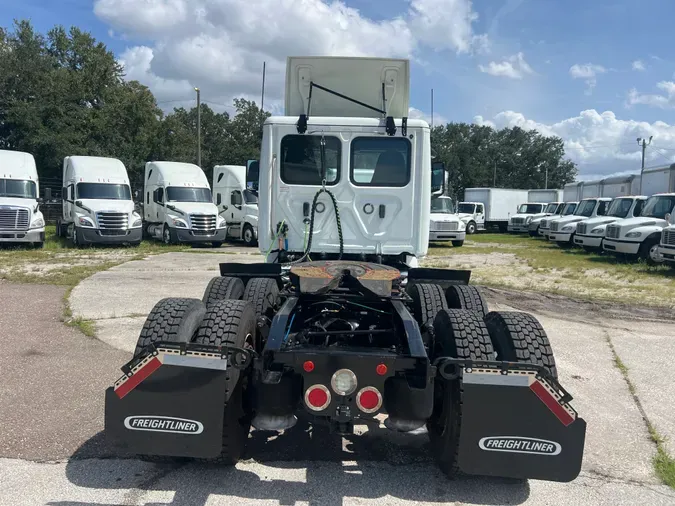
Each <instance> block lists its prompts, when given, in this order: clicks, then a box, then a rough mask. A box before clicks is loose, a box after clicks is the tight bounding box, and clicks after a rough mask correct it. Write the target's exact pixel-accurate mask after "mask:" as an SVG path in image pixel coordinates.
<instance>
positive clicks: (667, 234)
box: [661, 230, 675, 246]
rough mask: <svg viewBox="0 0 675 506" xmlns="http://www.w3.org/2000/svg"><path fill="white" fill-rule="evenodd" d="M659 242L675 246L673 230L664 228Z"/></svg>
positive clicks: (674, 232) (674, 231)
mask: <svg viewBox="0 0 675 506" xmlns="http://www.w3.org/2000/svg"><path fill="white" fill-rule="evenodd" d="M661 244H667V245H668V246H675V230H664V231H663V234H662V236H661Z"/></svg>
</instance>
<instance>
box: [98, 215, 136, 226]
mask: <svg viewBox="0 0 675 506" xmlns="http://www.w3.org/2000/svg"><path fill="white" fill-rule="evenodd" d="M96 220H97V221H98V228H100V229H102V230H103V229H108V230H126V229H128V228H129V217H128V216H127V213H108V212H100V213H96Z"/></svg>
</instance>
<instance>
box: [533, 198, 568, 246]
mask: <svg viewBox="0 0 675 506" xmlns="http://www.w3.org/2000/svg"><path fill="white" fill-rule="evenodd" d="M565 207H566V204H565V203H564V202H551V203H550V204H548V205H547V206H546V209H544V212H543V213H542V214H540V215H537V216H531V217H528V218H527V220H526V221H527V232H528V233H529V234H530V237H539V236H540V235H541V224H542V222H543V221H544V219H545V218H547V217H550V218H551V219H553V217H559V216H563V212H564V211H565ZM573 212H574V209H572V210H571V211H570V212H569V213H568V214H572V213H573Z"/></svg>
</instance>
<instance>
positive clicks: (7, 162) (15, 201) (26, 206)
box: [0, 149, 45, 248]
mask: <svg viewBox="0 0 675 506" xmlns="http://www.w3.org/2000/svg"><path fill="white" fill-rule="evenodd" d="M39 196H40V182H39V181H38V173H37V168H36V166H35V159H34V158H33V155H31V154H30V153H24V152H23V151H10V150H4V149H3V150H0V243H3V244H5V243H17V244H22V243H28V244H32V245H33V246H35V247H38V248H41V247H42V246H43V245H44V242H45V220H44V216H42V213H41V212H40V208H39V200H40V199H39Z"/></svg>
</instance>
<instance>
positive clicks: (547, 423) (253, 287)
mask: <svg viewBox="0 0 675 506" xmlns="http://www.w3.org/2000/svg"><path fill="white" fill-rule="evenodd" d="M408 76H409V62H408V61H407V60H392V59H373V58H289V59H288V62H287V82H286V83H287V85H286V111H285V115H284V116H272V117H270V118H268V119H266V121H265V123H264V126H263V136H262V150H261V158H260V164H259V166H260V188H261V189H263V190H262V192H263V194H261V198H260V204H259V205H260V228H259V248H260V251H261V252H263V253H265V254H266V261H265V262H261V263H258V264H246V263H222V264H220V276H217V277H215V278H214V279H212V280H211V281H210V282H209V284H208V285H207V287H206V289H205V292H204V296H203V299H202V300H199V299H184V298H168V299H163V300H160V301H159V302H158V303H157V304H156V305H155V307H154V308H153V310H152V311H151V313H150V314H149V315H148V318H147V320H146V323H145V325H144V327H143V330H142V331H141V335H140V336H139V339H138V343H137V347H136V350H135V353H134V356H133V358H131V360H130V362H128V363H127V364H125V365H124V366H123V367H122V370H123V371H124V375H123V376H122V377H120V378H119V379H118V380H117V381H115V382H114V384H113V385H112V386H110V387H109V388H108V389H107V390H106V396H105V434H106V437H107V438H108V439H109V441H110V442H111V444H112V445H113V447H114V448H120V449H123V450H125V451H130V452H132V453H135V454H137V455H144V456H149V457H150V458H153V459H154V458H175V457H180V458H182V459H185V458H188V459H207V460H215V461H218V462H224V463H227V464H234V463H236V462H237V461H238V460H239V459H240V458H241V456H242V451H243V449H244V447H245V445H246V440H247V438H248V433H249V430H250V429H251V427H252V428H253V429H254V430H261V431H273V433H276V432H279V431H285V430H287V429H290V428H292V427H293V426H294V425H295V424H296V423H297V421H298V419H304V420H308V421H309V422H310V423H311V424H313V425H319V424H322V425H326V426H328V427H329V428H330V429H331V431H332V433H333V434H334V435H335V436H341V435H351V434H353V432H354V426H355V425H359V424H371V425H372V424H375V425H376V426H379V420H380V419H381V418H384V419H385V420H384V426H385V427H386V428H388V429H389V430H392V431H398V432H403V433H409V432H412V431H416V430H417V429H420V428H422V427H426V430H427V432H428V435H429V438H430V440H431V445H430V448H431V451H432V452H433V454H434V455H435V458H436V461H437V462H438V465H439V466H440V468H441V469H442V470H443V471H444V472H445V473H446V474H447V475H449V476H453V475H455V474H456V473H457V472H458V471H461V472H464V473H468V474H474V475H490V476H504V477H509V478H516V479H525V478H534V479H541V480H551V481H561V482H566V481H571V480H573V479H575V478H576V477H577V476H578V474H579V472H580V468H581V463H582V459H583V450H584V441H585V432H586V422H585V421H584V420H583V418H582V417H580V416H579V415H578V414H577V412H576V411H575V410H574V408H573V407H572V405H571V400H572V396H571V395H570V394H569V393H568V392H567V391H566V390H565V389H564V388H563V387H562V386H561V385H560V383H559V381H558V371H557V368H556V363H555V358H554V356H553V352H552V349H551V344H550V342H549V340H548V337H547V335H546V331H545V330H544V328H543V327H542V326H541V324H540V323H539V322H538V321H537V320H536V319H535V318H534V317H533V316H531V315H529V314H527V313H520V312H497V311H489V308H488V306H487V304H486V302H485V299H484V298H483V296H482V294H481V292H480V291H479V290H478V289H477V288H476V287H474V286H472V285H470V284H469V281H470V276H471V273H470V272H469V271H464V270H443V269H429V268H421V267H419V266H418V265H417V263H418V260H419V259H421V258H424V257H425V256H426V254H427V249H428V242H429V228H428V225H429V210H430V202H431V199H432V196H434V195H442V194H443V190H444V188H443V187H444V183H443V180H444V174H443V173H442V171H443V167H442V166H440V167H438V166H437V167H435V168H434V169H433V170H432V168H431V163H430V160H431V156H430V132H429V130H430V129H429V125H428V124H427V123H426V122H425V121H423V120H416V119H408V118H407V117H406V114H408V109H409V105H408V88H409V84H408V83H409V77H408ZM341 104H342V105H341ZM367 167H370V168H372V169H373V175H372V178H371V179H370V180H369V181H368V182H364V181H359V182H355V181H354V177H353V174H354V172H353V171H354V169H355V168H367ZM330 168H332V169H333V174H334V176H330V177H329V175H330V172H329V170H328V169H330ZM437 172H439V173H437ZM265 192H267V194H265ZM270 194H271V195H273V196H274V198H269V197H270ZM306 220H308V223H306ZM283 437H284V436H283V435H281V436H280V438H283ZM315 444H321V442H320V441H315Z"/></svg>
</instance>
